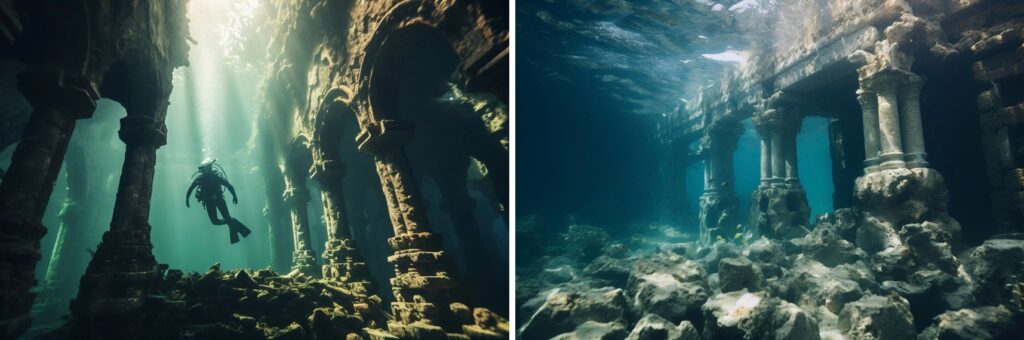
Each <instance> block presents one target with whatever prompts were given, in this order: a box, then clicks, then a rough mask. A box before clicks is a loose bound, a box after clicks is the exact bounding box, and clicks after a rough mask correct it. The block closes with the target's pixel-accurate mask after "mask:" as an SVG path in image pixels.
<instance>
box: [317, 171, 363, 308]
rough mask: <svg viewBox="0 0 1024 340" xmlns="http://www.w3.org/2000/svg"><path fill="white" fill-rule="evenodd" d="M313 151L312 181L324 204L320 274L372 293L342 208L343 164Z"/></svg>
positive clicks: (360, 290)
mask: <svg viewBox="0 0 1024 340" xmlns="http://www.w3.org/2000/svg"><path fill="white" fill-rule="evenodd" d="M321 152H323V151H318V152H317V153H315V155H316V156H315V157H316V158H317V159H316V160H315V161H314V164H313V176H312V177H313V180H315V181H317V182H318V183H320V196H321V200H322V201H323V204H324V222H325V224H326V225H327V242H326V244H325V245H324V254H323V260H324V263H323V267H322V273H323V277H324V278H325V279H328V280H333V281H337V282H341V283H344V284H346V286H348V287H350V288H352V289H354V290H357V291H359V292H360V293H363V294H372V287H371V286H370V273H369V271H367V268H366V261H364V260H363V257H362V255H360V254H359V251H358V250H357V249H356V245H355V242H354V240H353V239H352V232H351V228H350V227H349V223H348V213H347V212H346V209H345V198H344V197H345V193H344V191H343V190H342V179H343V178H344V177H345V164H343V163H341V162H340V161H338V160H334V159H326V158H328V157H327V156H325V155H322V154H320V153H321Z"/></svg>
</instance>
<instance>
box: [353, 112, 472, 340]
mask: <svg viewBox="0 0 1024 340" xmlns="http://www.w3.org/2000/svg"><path fill="white" fill-rule="evenodd" d="M411 138H412V124H409V123H408V122H405V121H399V120H382V121H377V122H370V123H367V124H366V125H365V126H363V129H362V131H360V132H359V135H358V136H356V142H357V143H358V145H359V150H360V151H362V152H366V153H370V154H372V155H373V156H374V162H375V163H376V167H377V175H378V176H379V177H380V181H381V187H382V189H383V191H384V196H385V199H386V200H387V203H388V213H389V215H390V216H391V223H392V227H393V228H394V235H395V236H394V237H392V238H391V239H389V240H388V243H389V244H390V245H391V248H392V249H394V252H395V253H394V255H392V256H389V257H388V262H389V263H391V264H392V265H394V268H395V277H394V278H392V279H391V287H392V293H393V294H394V296H395V302H392V303H391V312H392V314H393V315H394V318H395V320H394V321H390V322H388V330H389V331H390V332H391V333H392V334H394V335H395V336H398V337H399V338H403V337H409V338H435V337H436V338H444V337H445V336H446V333H457V332H460V331H461V330H460V329H458V328H459V327H458V322H457V321H456V320H455V319H454V317H455V316H454V314H453V313H452V311H451V310H450V308H449V306H450V304H451V303H452V302H454V299H453V297H454V294H455V288H456V282H455V280H454V279H453V278H452V275H451V259H450V258H449V256H448V253H447V252H445V251H444V250H443V248H442V240H441V237H440V236H439V235H435V234H433V233H432V232H431V231H430V228H429V227H428V226H427V225H428V222H427V219H426V215H425V210H424V209H423V207H422V205H421V204H420V200H419V188H418V186H417V185H416V183H415V181H414V180H413V174H412V170H411V169H410V167H409V164H408V160H407V158H406V155H405V150H404V147H403V145H404V144H406V143H408V141H409V140H410V139H411Z"/></svg>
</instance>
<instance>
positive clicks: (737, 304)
mask: <svg viewBox="0 0 1024 340" xmlns="http://www.w3.org/2000/svg"><path fill="white" fill-rule="evenodd" d="M516 14H517V20H518V22H519V23H518V24H517V25H518V27H519V28H520V30H519V31H517V35H518V36H519V41H533V42H535V44H532V45H527V44H518V45H517V46H518V47H517V48H518V51H519V57H518V58H519V59H518V60H519V61H518V62H517V64H518V69H517V89H518V91H519V92H518V95H517V98H519V102H518V104H517V105H518V106H517V107H518V109H517V112H518V113H517V116H516V119H517V120H516V121H517V126H519V130H518V131H519V132H517V139H516V146H517V160H516V162H517V163H516V164H517V172H516V177H517V181H516V183H517V189H516V193H517V202H516V204H517V209H518V210H517V212H516V216H517V220H516V248H517V249H516V261H517V262H516V294H515V296H516V302H515V304H516V306H515V308H516V315H517V319H516V320H515V325H514V327H515V328H516V330H515V333H516V334H517V336H518V337H519V338H522V339H548V338H554V339H1021V338H1024V204H1022V203H1024V201H1022V200H1021V198H1022V197H1024V196H1021V193H1022V190H1024V176H1022V175H1024V172H1022V171H1024V170H1022V168H1021V167H1022V164H1024V163H1022V161H1024V158H1022V157H1021V156H1022V150H1024V149H1022V148H1021V147H1022V145H1024V144H1021V143H1020V141H1021V138H1022V137H1024V135H1022V134H1021V133H1022V130H1021V128H1020V127H1021V125H1020V124H1021V120H1020V117H1022V116H1021V115H1022V114H1024V2H1021V1H1014V0H954V1H946V0H776V1H771V0H742V1H735V0H724V1H719V0H708V1H703V0H695V1H657V0H644V1H595V2H560V3H552V2H541V1H520V2H519V7H518V8H517V13H516ZM544 83H547V84H556V85H551V86H546V87H545V90H544V91H541V90H534V88H535V87H539V86H544V85H542V84H544ZM549 92H550V93H549ZM541 153H543V154H541ZM798 156H799V157H798ZM534 167H537V168H534Z"/></svg>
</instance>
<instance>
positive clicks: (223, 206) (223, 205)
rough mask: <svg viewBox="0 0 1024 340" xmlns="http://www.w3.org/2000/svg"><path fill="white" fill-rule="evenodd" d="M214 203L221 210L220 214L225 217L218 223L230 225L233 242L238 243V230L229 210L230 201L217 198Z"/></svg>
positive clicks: (229, 230) (230, 235)
mask: <svg viewBox="0 0 1024 340" xmlns="http://www.w3.org/2000/svg"><path fill="white" fill-rule="evenodd" d="M213 205H214V206H215V208H216V209H217V210H220V215H221V216H223V219H222V220H220V222H221V223H218V224H227V225H228V236H229V237H230V239H231V244H235V243H238V230H237V228H236V227H235V224H234V223H233V222H234V221H233V220H232V218H231V213H230V212H228V203H227V202H224V200H217V202H216V203H215V204H213Z"/></svg>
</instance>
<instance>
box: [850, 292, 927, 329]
mask: <svg viewBox="0 0 1024 340" xmlns="http://www.w3.org/2000/svg"><path fill="white" fill-rule="evenodd" d="M839 329H840V330H841V331H842V332H843V335H845V336H846V337H847V338H848V339H913V338H914V337H916V336H917V334H916V332H915V331H914V316H913V314H911V313H910V303H909V302H907V300H906V299H904V298H902V297H900V296H898V295H890V296H888V297H883V296H877V295H871V296H865V297H863V298H861V299H860V300H857V301H854V302H851V303H847V304H846V306H845V307H843V311H842V312H840V313H839Z"/></svg>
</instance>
